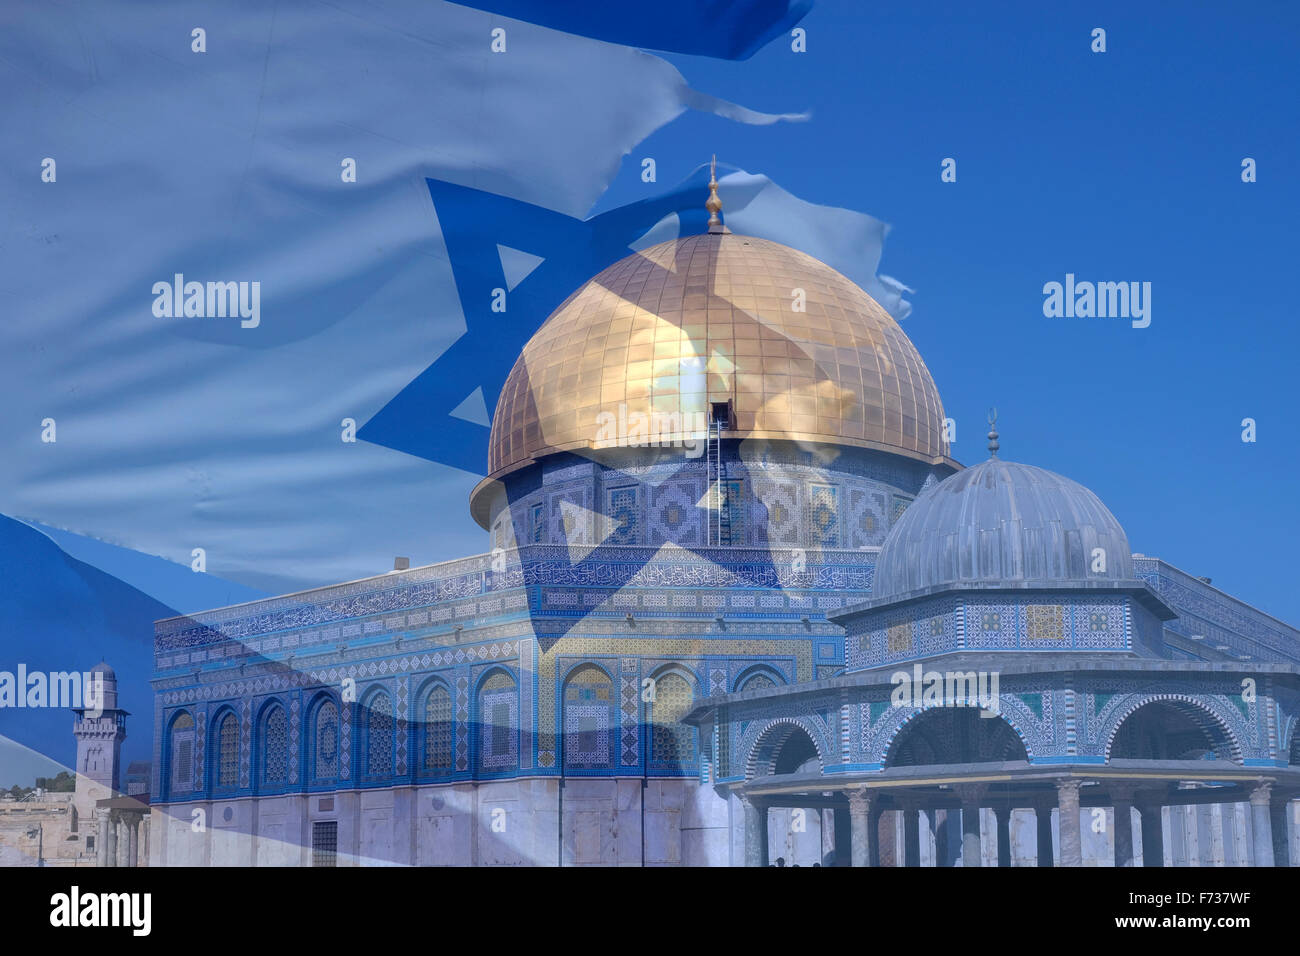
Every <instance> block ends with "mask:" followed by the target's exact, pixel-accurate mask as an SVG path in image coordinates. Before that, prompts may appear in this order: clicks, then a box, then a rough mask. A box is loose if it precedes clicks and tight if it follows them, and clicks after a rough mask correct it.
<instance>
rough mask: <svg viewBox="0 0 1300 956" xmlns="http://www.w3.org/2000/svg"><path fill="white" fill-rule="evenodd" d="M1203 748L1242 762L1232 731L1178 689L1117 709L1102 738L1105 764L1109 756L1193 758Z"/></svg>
mask: <svg viewBox="0 0 1300 956" xmlns="http://www.w3.org/2000/svg"><path fill="white" fill-rule="evenodd" d="M1143 712H1145V713H1143ZM1117 744H1118V745H1119V748H1118V753H1116V745H1117ZM1202 745H1203V746H1202ZM1147 753H1149V754H1150V755H1147V756H1136V757H1130V756H1129V754H1147ZM1206 753H1210V754H1214V755H1215V756H1217V757H1218V758H1219V759H1221V760H1231V761H1232V762H1233V763H1242V753H1241V746H1240V744H1238V742H1237V738H1236V736H1235V735H1234V734H1233V732H1232V730H1231V729H1230V728H1229V727H1228V724H1227V722H1226V721H1224V720H1223V719H1222V718H1221V717H1220V716H1219V715H1218V714H1216V713H1215V712H1214V711H1213V710H1211V709H1210V708H1209V707H1207V706H1206V705H1205V704H1204V703H1202V702H1201V701H1199V700H1196V699H1195V698H1193V697H1188V696H1185V695H1182V694H1153V695H1148V696H1145V697H1143V698H1141V699H1140V700H1137V701H1136V702H1134V703H1132V704H1130V705H1129V706H1128V707H1126V708H1125V710H1124V711H1123V712H1122V713H1121V714H1120V716H1119V718H1118V719H1117V720H1116V721H1115V723H1114V725H1113V726H1112V727H1111V730H1110V734H1109V735H1108V736H1107V738H1106V749H1105V752H1104V755H1105V758H1106V762H1107V763H1110V761H1111V760H1112V759H1120V760H1123V759H1139V760H1194V759H1197V758H1198V757H1202V756H1204V755H1205V754H1206Z"/></svg>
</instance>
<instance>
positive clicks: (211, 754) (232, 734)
mask: <svg viewBox="0 0 1300 956" xmlns="http://www.w3.org/2000/svg"><path fill="white" fill-rule="evenodd" d="M239 729H240V728H239V715H238V714H236V713H235V711H234V708H232V707H229V706H226V707H222V708H221V709H220V710H218V711H217V713H216V715H215V716H214V717H213V719H212V722H211V723H210V724H209V725H208V780H209V782H210V785H211V787H212V789H213V790H214V791H229V790H237V789H238V788H239Z"/></svg>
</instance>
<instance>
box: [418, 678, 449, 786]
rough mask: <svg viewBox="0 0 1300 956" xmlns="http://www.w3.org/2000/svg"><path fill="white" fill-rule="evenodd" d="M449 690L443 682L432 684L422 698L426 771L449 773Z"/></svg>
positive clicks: (424, 767) (424, 766)
mask: <svg viewBox="0 0 1300 956" xmlns="http://www.w3.org/2000/svg"><path fill="white" fill-rule="evenodd" d="M451 722H452V711H451V692H450V691H449V690H447V687H446V686H445V685H444V684H434V685H433V686H432V687H430V688H429V692H428V694H426V695H425V698H424V764H423V769H424V770H425V771H426V772H427V773H434V774H440V773H450V772H451V768H452V756H451V755H452V748H451V739H452V738H451Z"/></svg>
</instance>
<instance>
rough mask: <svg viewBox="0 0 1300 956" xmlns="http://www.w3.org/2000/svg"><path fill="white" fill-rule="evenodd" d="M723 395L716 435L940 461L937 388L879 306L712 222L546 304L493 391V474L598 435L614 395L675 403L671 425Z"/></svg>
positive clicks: (817, 270)
mask: <svg viewBox="0 0 1300 956" xmlns="http://www.w3.org/2000/svg"><path fill="white" fill-rule="evenodd" d="M799 290H802V296H803V299H804V301H803V309H802V310H798V306H799V302H798V297H799V295H800V291H799ZM728 400H731V401H732V402H733V408H734V418H733V425H734V430H731V431H725V432H723V437H731V438H771V439H795V440H800V441H809V442H818V443H827V444H832V445H853V446H858V447H864V448H876V449H881V450H884V451H889V452H893V453H896V454H901V455H905V456H907V457H909V458H914V459H919V460H922V461H925V462H935V461H938V460H944V461H946V460H947V455H948V445H947V442H945V441H944V440H943V406H942V404H941V403H940V401H939V393H938V390H937V389H936V388H935V386H934V380H933V379H931V378H930V373H929V371H928V370H927V369H926V367H925V363H924V362H922V361H921V356H920V355H919V354H918V353H917V351H916V348H915V347H914V346H913V345H912V343H911V341H909V339H908V338H907V336H906V335H905V334H904V333H903V330H902V329H900V328H899V327H898V324H897V323H896V322H895V321H894V320H893V318H892V317H890V315H889V313H887V312H886V311H885V310H884V309H883V308H881V307H880V305H879V304H878V303H877V302H876V301H875V300H874V299H872V298H871V297H870V296H869V295H867V294H866V293H865V292H863V291H862V290H861V289H860V288H858V287H857V286H856V285H854V284H853V283H852V282H850V281H849V280H848V279H846V278H845V277H844V276H842V275H840V274H839V273H838V272H836V271H835V270H834V269H832V268H830V267H829V266H827V265H826V264H825V263H822V262H819V261H818V260H816V259H814V258H812V257H811V256H808V255H805V254H804V253H802V252H799V251H797V250H795V249H791V248H789V247H788V246H783V245H781V244H780V243H776V242H769V241H768V240H765V239H754V238H750V237H747V236H738V235H733V234H730V233H714V234H705V235H697V236H688V237H686V238H682V239H675V240H672V241H669V242H664V243H660V244H659V245H656V246H651V247H650V248H648V249H646V250H644V251H643V252H639V253H636V254H634V255H631V256H628V257H627V258H625V259H622V260H620V261H618V262H616V263H614V264H613V265H612V266H610V267H609V268H607V269H605V270H604V271H603V272H601V273H600V274H599V275H597V276H596V277H595V278H593V279H591V280H590V281H588V282H587V283H586V284H584V285H583V286H582V287H581V288H579V289H578V290H577V291H576V292H574V293H573V294H572V295H571V296H569V298H568V299H567V300H566V301H565V302H564V303H563V304H561V305H560V307H559V308H558V309H556V310H555V312H553V313H552V314H551V316H550V318H548V319H547V320H546V322H545V324H544V325H543V326H542V327H541V328H540V329H539V330H538V331H537V334H536V335H534V336H533V337H532V339H530V340H529V342H528V344H527V345H526V346H525V347H524V350H523V354H521V355H520V357H519V359H518V361H517V362H515V366H514V368H513V369H511V371H510V375H509V376H508V377H507V379H506V383H505V387H504V388H502V390H501V399H500V401H499V402H498V403H497V408H496V413H495V415H494V417H493V422H492V437H491V447H490V451H489V454H488V472H489V476H490V477H493V478H495V477H499V476H501V475H503V474H505V473H506V472H509V471H512V470H514V469H515V468H517V467H520V466H521V465H524V464H526V463H528V462H529V461H532V460H536V459H538V458H540V457H542V456H544V455H548V454H551V453H553V452H559V451H581V450H585V449H594V448H599V447H606V446H608V445H609V444H611V442H609V441H607V440H604V439H602V437H601V435H602V429H601V416H602V413H608V414H609V416H614V417H617V416H619V415H620V414H621V409H620V407H622V409H624V410H625V413H626V415H627V416H633V415H634V414H635V413H637V412H639V413H641V414H642V415H645V416H652V415H657V416H660V420H662V421H674V422H675V421H678V420H679V419H678V418H675V417H674V416H680V420H681V421H683V422H684V423H685V424H683V426H682V430H683V431H684V432H686V433H687V434H685V435H678V436H675V437H678V438H689V437H690V436H693V435H695V434H696V431H695V429H694V428H693V427H692V423H694V422H697V421H700V420H702V416H703V415H704V413H705V412H706V411H707V409H708V408H709V403H714V402H726V401H728ZM605 420H606V421H608V416H607V417H606V419H605ZM623 420H628V419H627V418H624V419H623ZM669 437H670V436H668V435H666V434H664V435H661V436H660V440H661V442H662V443H664V444H667V439H668V438H669Z"/></svg>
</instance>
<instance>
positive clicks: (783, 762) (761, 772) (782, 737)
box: [745, 717, 826, 780]
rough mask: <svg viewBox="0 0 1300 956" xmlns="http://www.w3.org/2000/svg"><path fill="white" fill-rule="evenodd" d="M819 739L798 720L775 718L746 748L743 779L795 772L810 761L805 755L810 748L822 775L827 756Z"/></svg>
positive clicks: (811, 729) (793, 718) (809, 728)
mask: <svg viewBox="0 0 1300 956" xmlns="http://www.w3.org/2000/svg"><path fill="white" fill-rule="evenodd" d="M819 736H820V735H819V734H817V732H816V731H815V730H814V729H813V728H811V727H809V726H808V725H807V724H806V723H805V722H804V721H803V720H802V719H800V718H797V717H778V718H776V719H775V720H770V721H768V722H767V723H766V724H765V725H764V727H763V729H762V730H761V731H759V733H758V736H757V738H756V739H755V741H754V744H753V746H752V747H750V749H749V756H748V758H747V759H746V761H745V779H746V780H750V779H753V778H754V777H767V776H771V775H773V774H777V773H795V772H797V770H798V769H799V767H800V766H802V765H804V764H806V763H807V762H808V760H810V759H811V757H808V756H807V754H808V748H809V747H811V751H812V755H813V756H815V757H816V758H817V764H818V772H819V773H820V772H824V770H825V768H826V755H825V753H823V752H822V747H821V745H820V744H819V742H818V737H819ZM800 757H802V759H799V758H800ZM796 760H797V761H798V762H797V763H795V761H796ZM778 768H780V769H778Z"/></svg>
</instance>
